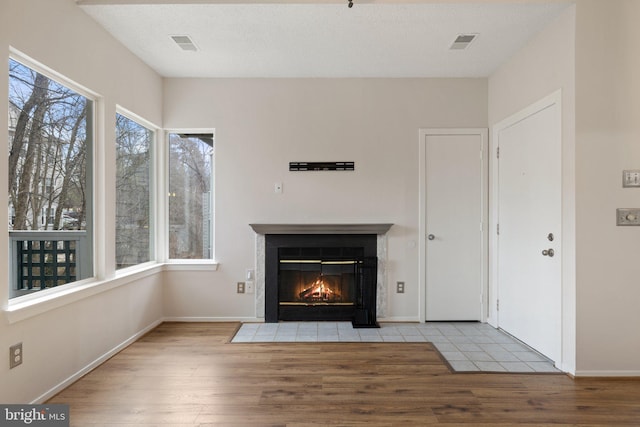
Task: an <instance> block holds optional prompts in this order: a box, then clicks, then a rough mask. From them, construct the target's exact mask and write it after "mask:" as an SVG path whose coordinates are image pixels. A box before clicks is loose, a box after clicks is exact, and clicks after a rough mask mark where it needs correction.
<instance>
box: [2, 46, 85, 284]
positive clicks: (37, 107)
mask: <svg viewBox="0 0 640 427" xmlns="http://www.w3.org/2000/svg"><path fill="white" fill-rule="evenodd" d="M92 106H93V104H92V101H91V100H90V99H88V98H86V97H85V96H83V95H81V94H79V93H77V92H76V91H74V90H72V89H70V88H69V87H67V86H65V85H63V84H61V83H59V82H57V81H55V80H53V79H51V78H49V77H47V76H45V75H43V74H41V73H39V72H36V71H35V70H33V69H31V68H30V67H27V66H25V65H23V64H22V63H20V62H18V61H16V60H14V59H10V60H9V129H8V131H9V161H8V167H7V171H8V177H9V180H8V183H9V187H8V195H9V198H8V199H9V206H8V209H9V215H10V216H9V224H8V229H9V232H10V236H11V242H12V248H11V251H12V254H13V253H16V251H17V253H19V254H20V255H19V256H16V255H14V257H16V262H17V264H15V266H14V267H12V268H13V271H16V272H17V273H18V274H17V276H18V277H12V283H15V284H16V287H15V288H13V289H15V290H17V291H21V290H23V289H26V291H25V292H27V291H28V292H31V291H34V290H40V289H44V288H47V287H53V286H57V285H59V284H64V283H69V282H70V281H74V280H76V279H78V278H80V276H82V277H89V276H90V275H91V270H92V267H91V262H92V260H91V251H90V249H88V250H86V251H85V252H86V254H87V255H88V256H87V258H86V259H85V262H87V263H88V264H87V265H86V266H85V268H84V272H83V273H82V274H81V275H78V271H77V269H78V268H79V264H78V263H77V259H76V258H77V253H76V249H77V245H80V244H82V245H87V244H88V245H89V247H90V236H87V234H88V233H80V234H78V233H76V234H75V235H74V236H75V237H73V238H69V239H67V238H66V237H64V234H60V232H63V231H76V232H77V231H86V230H89V229H90V227H88V225H90V219H91V218H89V217H88V216H89V213H90V210H89V209H88V208H89V207H90V206H88V203H90V196H91V193H90V191H89V190H90V187H91V186H90V185H89V184H90V181H89V178H90V176H88V167H87V158H88V157H89V154H88V153H90V147H91V124H92V122H91V115H92V113H91V112H92ZM27 230H29V231H38V232H42V233H49V234H42V235H38V236H37V238H35V237H33V235H30V236H31V237H29V239H26V238H23V239H20V236H24V234H22V235H19V234H18V233H19V232H22V233H24V232H25V231H27ZM51 233H57V234H55V235H54V234H51ZM32 234H33V233H32ZM81 241H82V242H84V243H80V242H81ZM84 247H85V248H86V246H84ZM34 248H37V250H38V251H40V252H39V253H38V254H36V249H34ZM25 260H26V261H25ZM62 260H64V262H63V261H62ZM24 263H27V264H28V265H29V267H28V268H26V267H24V265H23V264H24ZM60 263H64V266H61V264H60ZM34 266H35V267H34ZM87 266H88V267H87ZM16 279H17V280H16ZM12 296H15V295H14V294H12Z"/></svg>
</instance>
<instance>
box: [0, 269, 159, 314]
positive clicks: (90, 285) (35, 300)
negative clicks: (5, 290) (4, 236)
mask: <svg viewBox="0 0 640 427" xmlns="http://www.w3.org/2000/svg"><path fill="white" fill-rule="evenodd" d="M162 267H163V264H157V263H151V264H145V265H144V266H143V267H142V268H136V269H130V270H129V271H127V272H124V273H121V274H118V275H116V276H115V277H113V278H109V279H103V280H96V279H87V280H82V281H79V282H77V283H73V284H70V285H69V286H64V287H63V288H61V289H51V290H44V291H40V292H38V293H34V294H30V295H25V296H24V297H18V298H15V299H12V300H11V301H9V303H8V305H7V308H5V309H4V314H5V317H6V319H7V321H8V322H9V323H16V322H20V321H22V320H26V319H29V318H31V317H34V316H38V315H40V314H43V313H46V312H48V311H51V310H55V309H57V308H60V307H64V306H65V305H69V304H72V303H74V302H77V301H80V300H83V299H85V298H88V297H91V296H93V295H97V294H100V293H102V292H106V291H110V290H112V289H115V288H118V287H120V286H123V285H126V284H128V283H131V282H133V281H136V280H140V279H143V278H145V277H148V276H152V275H154V274H157V273H159V272H161V271H162Z"/></svg>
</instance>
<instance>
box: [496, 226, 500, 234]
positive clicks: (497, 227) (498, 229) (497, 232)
mask: <svg viewBox="0 0 640 427" xmlns="http://www.w3.org/2000/svg"><path fill="white" fill-rule="evenodd" d="M496 234H497V235H498V236H499V235H500V224H497V225H496Z"/></svg>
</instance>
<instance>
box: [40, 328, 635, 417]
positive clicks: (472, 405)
mask: <svg viewBox="0 0 640 427" xmlns="http://www.w3.org/2000/svg"><path fill="white" fill-rule="evenodd" d="M238 327H239V324H236V323H164V324H162V325H160V326H159V327H158V328H156V329H154V330H153V331H152V332H150V333H149V334H147V335H146V336H144V337H143V338H142V339H140V340H139V341H137V342H136V343H134V344H133V345H131V346H129V347H128V348H126V349H125V350H123V351H122V352H120V353H119V354H117V355H116V356H114V357H113V358H111V359H110V360H108V361H107V362H106V363H104V364H103V365H101V366H100V367H98V368H97V369H95V370H94V371H92V372H91V373H89V374H87V375H86V376H85V377H83V378H82V379H81V380H79V381H78V382H76V383H75V384H73V385H71V386H70V387H68V388H67V389H65V390H64V391H62V392H61V393H60V394H58V395H57V396H55V397H54V398H53V399H51V400H50V401H49V403H67V404H69V405H70V410H71V425H74V426H83V427H84V426H168V425H172V426H300V427H302V426H338V425H339V426H364V425H366V426H367V427H382V426H422V425H432V424H447V425H449V426H454V425H463V424H464V425H473V426H497V425H520V424H530V425H550V424H554V425H585V426H587V425H588V426H592V425H601V426H619V425H634V426H638V425H640V379H576V380H574V379H571V378H569V377H567V376H565V375H543V374H533V375H527V374H478V373H474V374H455V373H452V372H451V371H450V370H449V369H448V367H447V366H446V365H445V364H444V363H443V362H442V360H441V359H440V356H439V354H438V353H437V351H435V350H434V348H433V347H432V346H431V344H426V343H400V344H398V343H275V344H255V343H254V344H236V343H234V344H231V343H229V340H230V339H231V337H232V336H233V334H234V332H235V331H236V329H237V328H238Z"/></svg>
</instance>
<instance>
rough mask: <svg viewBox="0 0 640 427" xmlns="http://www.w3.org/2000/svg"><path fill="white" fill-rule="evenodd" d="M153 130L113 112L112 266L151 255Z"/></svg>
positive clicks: (138, 261) (118, 265)
mask: <svg viewBox="0 0 640 427" xmlns="http://www.w3.org/2000/svg"><path fill="white" fill-rule="evenodd" d="M152 141H153V132H152V131H151V130H149V129H147V128H145V127H144V126H142V125H140V124H138V123H136V122H135V121H133V120H131V119H129V118H128V117H125V116H123V115H121V114H117V115H116V156H117V157H116V268H118V269H120V268H125V267H129V266H133V265H136V264H140V263H143V262H147V261H149V260H150V259H151V258H150V256H151V227H150V222H151V218H150V196H151V193H150V182H151V180H150V172H151V142H152Z"/></svg>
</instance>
